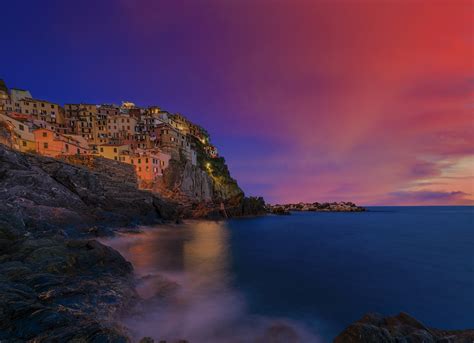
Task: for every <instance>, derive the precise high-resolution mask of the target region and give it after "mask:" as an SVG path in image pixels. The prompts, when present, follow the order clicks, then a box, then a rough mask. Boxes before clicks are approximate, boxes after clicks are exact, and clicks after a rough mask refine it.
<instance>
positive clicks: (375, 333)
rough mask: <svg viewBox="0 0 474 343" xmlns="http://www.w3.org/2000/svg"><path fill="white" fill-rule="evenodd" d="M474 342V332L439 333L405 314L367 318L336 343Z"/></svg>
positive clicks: (350, 327) (346, 330)
mask: <svg viewBox="0 0 474 343" xmlns="http://www.w3.org/2000/svg"><path fill="white" fill-rule="evenodd" d="M473 341H474V330H457V331H456V330H452V331H445V330H438V329H431V328H427V327H426V326H424V325H423V324H422V323H420V322H419V321H417V320H416V319H414V318H413V317H411V316H409V315H408V314H406V313H403V312H402V313H400V314H398V315H396V316H393V317H382V316H381V315H379V314H366V315H365V316H364V317H362V318H361V319H360V320H358V321H357V322H355V323H354V324H352V325H350V326H349V327H348V328H347V329H345V330H344V331H343V332H341V334H339V336H337V337H336V338H335V339H334V343H359V342H360V343H362V342H364V343H396V342H404V343H418V342H420V343H434V342H450V343H468V342H469V343H470V342H473Z"/></svg>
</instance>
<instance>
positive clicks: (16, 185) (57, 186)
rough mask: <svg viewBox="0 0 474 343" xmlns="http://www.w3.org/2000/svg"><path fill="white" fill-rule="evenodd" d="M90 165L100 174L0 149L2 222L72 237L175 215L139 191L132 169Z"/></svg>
mask: <svg viewBox="0 0 474 343" xmlns="http://www.w3.org/2000/svg"><path fill="white" fill-rule="evenodd" d="M79 158H80V157H76V159H79ZM94 163H95V165H96V167H97V169H98V170H99V171H94V170H89V169H88V168H87V167H83V166H78V165H71V164H68V163H65V162H63V161H60V160H56V159H52V158H47V157H42V156H37V155H29V154H23V153H20V152H16V151H13V150H10V149H9V148H7V147H5V146H3V145H0V198H1V199H2V201H1V202H0V224H3V225H5V226H9V227H14V228H16V229H17V230H20V231H21V230H22V231H26V229H27V228H29V229H32V228H34V229H35V230H34V231H32V232H34V233H37V232H39V231H40V230H41V231H45V230H46V231H48V230H53V231H61V232H63V234H71V229H73V228H86V227H90V226H94V225H96V224H103V225H109V226H110V225H117V226H126V225H132V224H137V223H140V222H143V223H152V222H156V221H159V220H161V219H173V218H174V217H175V216H176V215H177V213H176V206H175V205H174V204H172V203H170V202H167V201H164V200H163V199H161V198H159V197H158V196H156V195H153V194H152V193H150V192H145V191H140V190H138V189H137V186H136V181H134V182H132V180H134V171H133V168H131V166H128V165H125V164H120V163H118V162H115V161H111V160H105V159H97V160H96V161H94ZM76 164H78V163H77V161H76ZM127 175H128V176H127Z"/></svg>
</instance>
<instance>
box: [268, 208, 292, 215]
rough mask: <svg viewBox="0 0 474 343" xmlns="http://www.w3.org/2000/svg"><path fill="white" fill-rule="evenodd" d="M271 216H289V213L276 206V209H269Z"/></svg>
mask: <svg viewBox="0 0 474 343" xmlns="http://www.w3.org/2000/svg"><path fill="white" fill-rule="evenodd" d="M271 214H277V215H280V216H281V215H290V214H291V213H290V211H289V210H288V209H286V208H285V207H283V206H278V207H273V208H272V209H271Z"/></svg>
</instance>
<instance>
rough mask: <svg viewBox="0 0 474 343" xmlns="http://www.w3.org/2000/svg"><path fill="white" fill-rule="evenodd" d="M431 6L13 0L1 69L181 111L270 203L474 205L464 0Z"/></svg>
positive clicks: (70, 98) (78, 95) (47, 92)
mask: <svg viewBox="0 0 474 343" xmlns="http://www.w3.org/2000/svg"><path fill="white" fill-rule="evenodd" d="M47 3H51V4H52V3H54V6H52V5H51V6H46V4H47ZM427 4H428V2H423V1H349V0H347V1H303V0H299V1H270V0H269V1H263V0H253V1H250V0H248V1H247V0H244V1H212V0H207V1H194V0H189V1H186V0H183V1H168V2H157V1H152V0H134V1H131V0H121V1H112V0H107V1H99V2H97V1H81V2H75V3H74V4H72V2H56V1H42V2H36V1H26V5H25V2H21V3H18V4H16V5H15V4H13V3H12V2H10V3H9V4H8V6H7V7H10V9H9V10H8V11H2V12H3V13H2V14H0V18H1V20H2V22H3V23H4V25H5V27H7V28H9V29H11V30H13V31H15V35H14V36H13V35H8V34H7V35H4V37H3V38H2V40H3V41H4V44H3V45H4V47H8V49H7V51H5V52H6V53H2V54H0V65H1V66H3V67H2V70H1V75H0V76H1V77H2V78H3V79H5V80H7V81H8V84H9V85H10V86H11V87H27V88H28V89H29V90H31V91H32V92H33V93H34V95H35V96H36V97H38V98H40V99H42V98H44V99H49V100H51V101H56V102H58V103H67V102H77V101H84V102H88V103H103V102H115V103H118V102H120V101H122V100H130V101H133V102H135V103H137V104H142V105H152V104H156V105H158V106H161V107H163V108H166V109H169V110H170V111H176V112H180V113H183V114H185V115H186V116H187V117H189V118H190V119H191V120H192V121H194V122H197V123H199V124H202V125H203V126H204V127H206V128H207V129H208V130H209V132H210V133H211V135H212V137H213V143H214V144H215V145H216V146H218V147H219V148H220V152H221V153H222V155H224V156H225V157H226V160H227V163H228V164H229V167H230V170H231V173H232V176H233V177H235V178H236V179H237V180H238V181H239V184H240V185H241V186H242V187H243V189H244V191H245V192H246V193H248V194H250V195H262V196H264V197H265V199H266V200H267V201H269V202H296V201H339V200H351V201H355V202H357V203H360V204H363V205H373V204H388V205H440V204H474V195H473V194H474V177H473V170H474V135H473V133H474V122H473V108H474V107H473V106H474V103H473V95H474V73H473V62H472V61H473V57H474V56H473V50H472V49H473V35H472V29H473V26H472V15H473V13H472V11H473V5H472V2H471V1H431V2H429V6H427ZM46 9H48V10H46ZM12 11H18V12H21V14H22V15H21V16H15V17H12V16H10V15H9V13H11V12H12ZM33 27H37V28H41V29H37V30H32V29H31V28H33ZM32 52H34V53H33V54H32ZM125 97H126V98H125Z"/></svg>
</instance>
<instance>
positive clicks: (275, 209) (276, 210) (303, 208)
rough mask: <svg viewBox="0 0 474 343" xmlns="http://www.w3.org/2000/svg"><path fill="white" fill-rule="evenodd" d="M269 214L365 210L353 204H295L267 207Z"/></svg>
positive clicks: (342, 202)
mask: <svg viewBox="0 0 474 343" xmlns="http://www.w3.org/2000/svg"><path fill="white" fill-rule="evenodd" d="M267 210H268V212H269V213H273V214H289V213H290V212H291V211H295V212H364V211H366V209H365V208H363V207H360V206H357V205H356V204H354V203H353V202H344V201H341V202H331V203H328V202H325V203H319V202H314V203H303V202H300V203H297V204H284V205H280V204H277V205H267Z"/></svg>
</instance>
